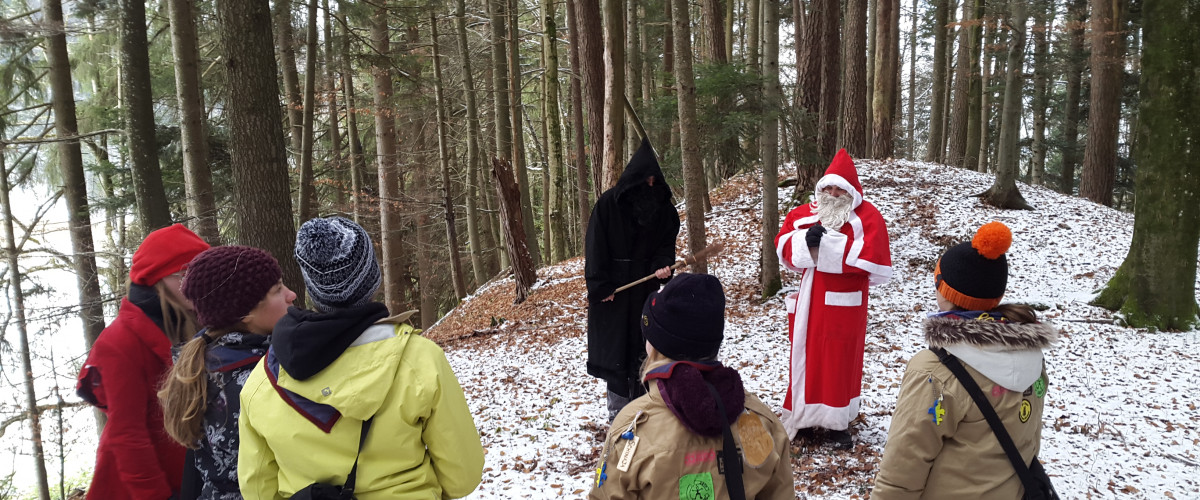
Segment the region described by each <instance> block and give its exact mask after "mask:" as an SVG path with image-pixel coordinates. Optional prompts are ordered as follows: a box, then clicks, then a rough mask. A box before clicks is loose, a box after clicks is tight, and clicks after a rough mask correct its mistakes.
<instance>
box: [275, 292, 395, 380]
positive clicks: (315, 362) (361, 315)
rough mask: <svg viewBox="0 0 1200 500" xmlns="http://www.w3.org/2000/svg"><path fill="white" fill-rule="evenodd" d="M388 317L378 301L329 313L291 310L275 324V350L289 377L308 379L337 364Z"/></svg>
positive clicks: (293, 308) (291, 308) (290, 308)
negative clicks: (344, 354)
mask: <svg viewBox="0 0 1200 500" xmlns="http://www.w3.org/2000/svg"><path fill="white" fill-rule="evenodd" d="M387 316H388V310H387V307H385V306H384V305H383V304H380V303H378V302H368V303H366V304H363V305H360V306H354V307H347V308H345V309H337V310H334V311H330V312H325V313H322V312H315V311H306V310H304V309H299V308H296V307H289V308H288V312H287V314H286V315H284V316H283V318H281V319H280V320H279V322H278V323H276V324H275V330H274V332H273V335H272V339H271V349H272V350H273V351H275V356H276V357H278V358H279V364H280V365H281V366H283V369H284V370H287V372H288V375H291V376H292V378H294V379H296V380H305V379H308V378H310V377H312V376H313V375H316V374H317V373H319V372H320V371H321V370H324V369H325V367H326V366H329V365H330V364H331V363H333V362H334V361H335V360H336V359H337V358H338V356H341V355H342V352H343V351H345V350H346V348H347V347H350V344H352V343H354V341H355V340H356V339H358V336H359V335H362V332H363V331H365V330H366V329H367V328H370V327H371V325H374V324H375V322H376V321H379V320H381V319H383V318H386V317H387Z"/></svg>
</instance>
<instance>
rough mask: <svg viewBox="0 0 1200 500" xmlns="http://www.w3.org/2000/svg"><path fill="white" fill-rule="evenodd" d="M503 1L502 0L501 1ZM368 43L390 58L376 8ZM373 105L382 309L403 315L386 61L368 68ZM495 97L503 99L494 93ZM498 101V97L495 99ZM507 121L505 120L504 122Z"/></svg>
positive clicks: (384, 22)
mask: <svg viewBox="0 0 1200 500" xmlns="http://www.w3.org/2000/svg"><path fill="white" fill-rule="evenodd" d="M501 1H503V0H501ZM371 43H373V44H374V45H375V52H376V53H378V54H379V55H381V56H382V57H383V58H387V57H390V54H391V40H390V37H389V34H388V14H387V9H386V8H381V7H377V8H376V9H375V13H374V15H373V16H372V22H371ZM371 76H372V77H373V79H374V82H373V89H374V101H375V154H376V157H377V158H378V162H379V163H378V166H377V169H378V179H377V182H378V183H379V188H378V189H379V191H378V193H379V227H380V229H379V234H380V238H379V239H380V241H379V243H380V247H381V248H382V251H381V252H380V253H381V255H380V257H381V258H380V264H381V267H383V290H384V294H383V295H384V302H383V303H384V305H386V306H387V307H388V310H389V311H403V310H404V307H405V305H404V303H405V297H406V296H407V295H408V286H407V282H406V276H405V275H404V273H405V269H404V255H403V252H404V244H403V241H401V234H402V231H403V229H402V225H403V223H404V221H403V216H402V215H401V213H400V204H399V199H400V176H401V172H400V158H399V154H398V152H397V150H396V149H397V141H396V116H395V115H396V113H395V109H394V108H393V107H392V71H391V66H390V63H389V62H388V61H379V62H376V63H375V64H374V65H372V68H371ZM496 95H497V96H500V95H505V93H504V92H497V93H496ZM497 99H499V97H497ZM506 121H507V120H506Z"/></svg>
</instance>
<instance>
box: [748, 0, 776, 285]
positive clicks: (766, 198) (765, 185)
mask: <svg viewBox="0 0 1200 500" xmlns="http://www.w3.org/2000/svg"><path fill="white" fill-rule="evenodd" d="M751 1H752V2H757V1H759V0H751ZM761 2H762V6H763V14H764V15H763V25H764V28H763V105H764V107H765V108H766V109H767V112H766V113H764V119H763V122H762V162H763V166H762V169H763V173H762V189H763V216H762V248H761V253H760V256H759V258H760V259H762V272H761V273H760V274H759V280H760V281H759V284H760V285H761V286H762V298H763V299H767V298H770V297H774V296H775V294H776V293H778V292H779V288H780V287H781V281H780V277H779V258H778V257H777V256H776V255H775V235H776V234H777V233H778V228H779V111H778V110H779V108H780V99H779V96H780V89H779V2H778V0H761ZM753 17H754V16H751V18H753Z"/></svg>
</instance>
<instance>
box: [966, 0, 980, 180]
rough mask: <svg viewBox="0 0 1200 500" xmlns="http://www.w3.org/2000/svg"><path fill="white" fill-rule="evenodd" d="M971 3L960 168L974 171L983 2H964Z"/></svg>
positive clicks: (971, 0) (976, 148)
mask: <svg viewBox="0 0 1200 500" xmlns="http://www.w3.org/2000/svg"><path fill="white" fill-rule="evenodd" d="M965 1H967V2H971V3H972V4H973V6H974V9H975V11H974V12H973V13H972V14H971V19H972V23H971V27H970V29H969V31H968V34H967V52H969V53H970V54H968V59H969V61H970V62H969V64H970V67H969V68H968V69H967V73H968V78H970V82H969V84H968V86H967V94H968V97H967V101H968V102H967V138H966V145H965V148H966V149H965V150H964V151H963V159H962V167H963V168H966V169H972V170H974V169H975V168H976V167H977V166H978V165H979V136H980V134H981V131H982V125H981V124H980V122H979V119H980V118H981V117H980V114H979V102H980V97H981V95H982V94H983V86H982V81H981V80H980V71H981V69H980V64H979V51H980V49H981V45H982V40H983V0H965Z"/></svg>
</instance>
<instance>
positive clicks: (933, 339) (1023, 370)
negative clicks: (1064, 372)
mask: <svg viewBox="0 0 1200 500" xmlns="http://www.w3.org/2000/svg"><path fill="white" fill-rule="evenodd" d="M924 327H925V340H926V342H928V343H929V346H930V347H931V348H937V347H944V348H945V349H946V350H947V351H949V352H950V353H951V354H953V355H955V356H957V357H958V358H959V359H960V360H962V362H963V363H966V364H967V365H969V366H970V367H972V368H974V369H975V370H977V371H979V373H982V374H983V376H985V377H987V378H988V379H990V380H991V381H993V382H995V383H997V384H999V385H1000V386H1001V387H1004V388H1005V389H1008V390H1010V391H1017V392H1021V391H1024V390H1025V389H1026V388H1028V387H1029V386H1030V384H1032V383H1033V382H1034V381H1035V380H1037V378H1038V377H1039V376H1041V373H1042V349H1044V348H1047V347H1052V346H1054V345H1055V343H1056V342H1057V341H1058V329H1056V328H1054V326H1053V325H1050V324H1048V323H1008V322H1004V321H990V320H978V319H967V318H964V317H962V316H960V315H944V316H936V317H932V318H928V319H926V320H925V322H924Z"/></svg>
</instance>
